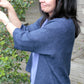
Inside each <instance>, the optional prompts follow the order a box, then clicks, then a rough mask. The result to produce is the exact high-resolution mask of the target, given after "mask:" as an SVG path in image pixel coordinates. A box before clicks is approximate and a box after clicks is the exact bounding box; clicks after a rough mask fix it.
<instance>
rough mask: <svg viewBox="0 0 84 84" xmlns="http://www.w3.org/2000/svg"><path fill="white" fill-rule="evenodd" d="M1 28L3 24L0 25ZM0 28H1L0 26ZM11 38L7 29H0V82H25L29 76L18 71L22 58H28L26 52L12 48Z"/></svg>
mask: <svg viewBox="0 0 84 84" xmlns="http://www.w3.org/2000/svg"><path fill="white" fill-rule="evenodd" d="M1 27H2V28H3V26H1ZM0 29H1V28H0ZM13 46H14V44H13V38H12V37H11V36H10V35H9V33H8V32H7V30H0V84H2V83H3V84H6V83H4V82H8V83H7V84H21V83H23V84H25V82H27V84H28V83H29V76H28V75H27V74H26V73H19V71H18V70H21V66H20V65H21V62H22V61H23V59H25V60H26V62H27V60H28V59H29V56H28V53H27V52H25V51H20V50H16V49H14V48H13Z"/></svg>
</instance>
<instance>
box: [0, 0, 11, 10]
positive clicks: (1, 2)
mask: <svg viewBox="0 0 84 84" xmlns="http://www.w3.org/2000/svg"><path fill="white" fill-rule="evenodd" d="M0 6H1V7H4V8H6V9H9V8H10V6H11V4H10V3H9V1H8V0H0Z"/></svg>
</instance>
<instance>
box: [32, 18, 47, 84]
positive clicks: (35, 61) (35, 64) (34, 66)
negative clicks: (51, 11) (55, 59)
mask: <svg viewBox="0 0 84 84" xmlns="http://www.w3.org/2000/svg"><path fill="white" fill-rule="evenodd" d="M47 21H48V19H47V20H46V21H45V22H44V23H43V25H42V27H43V26H44V25H45V24H46V23H47ZM42 27H41V28H42ZM32 55H33V56H32V68H31V84H34V82H35V77H36V72H37V67H38V61H39V54H37V53H34V52H33V53H32Z"/></svg>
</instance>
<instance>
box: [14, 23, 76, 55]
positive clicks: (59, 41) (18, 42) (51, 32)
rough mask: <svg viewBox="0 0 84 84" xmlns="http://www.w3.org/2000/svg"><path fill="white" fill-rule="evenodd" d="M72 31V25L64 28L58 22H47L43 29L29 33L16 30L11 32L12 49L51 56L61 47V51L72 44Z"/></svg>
mask: <svg viewBox="0 0 84 84" xmlns="http://www.w3.org/2000/svg"><path fill="white" fill-rule="evenodd" d="M32 27H33V26H32ZM37 27H38V26H37ZM74 29H75V28H74V26H73V24H71V25H70V24H68V25H66V26H65V25H64V24H63V23H62V24H61V23H59V22H49V23H48V24H47V25H45V26H44V27H43V28H38V29H37V30H34V31H31V32H29V31H22V30H21V29H19V28H16V29H15V31H14V32H13V38H14V47H15V48H16V49H20V50H25V51H31V52H36V53H38V54H45V55H52V56H53V55H54V54H55V53H56V52H59V50H60V49H61V47H62V49H63V48H66V46H68V45H69V43H70V42H72V43H73V40H74V32H75V30H74Z"/></svg>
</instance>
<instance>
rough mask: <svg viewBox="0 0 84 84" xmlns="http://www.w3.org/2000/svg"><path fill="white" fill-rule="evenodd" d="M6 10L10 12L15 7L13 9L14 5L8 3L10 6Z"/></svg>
mask: <svg viewBox="0 0 84 84" xmlns="http://www.w3.org/2000/svg"><path fill="white" fill-rule="evenodd" d="M6 9H7V10H8V11H10V10H12V9H13V7H12V5H11V4H10V3H8V6H7V7H6Z"/></svg>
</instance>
